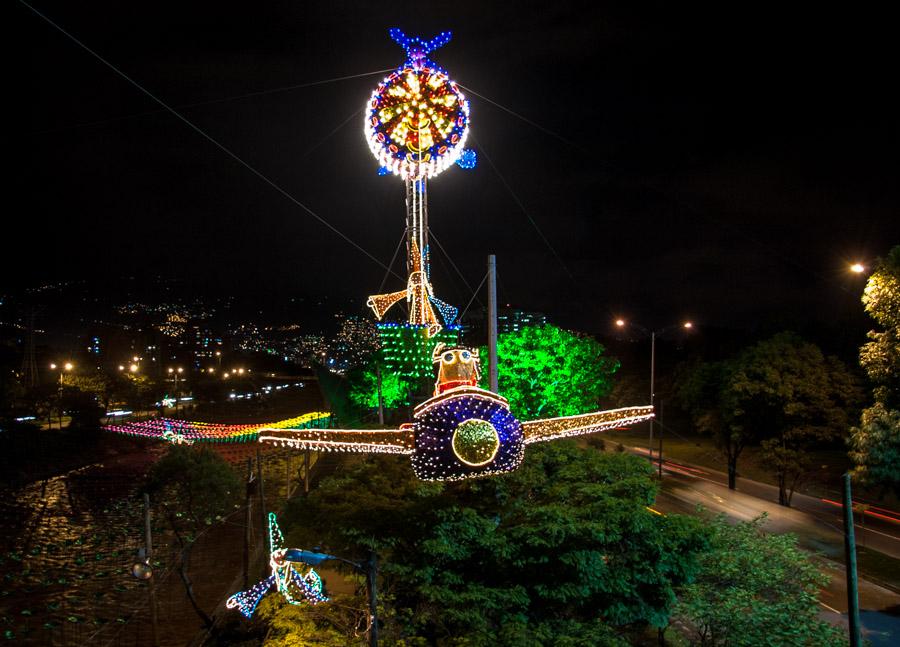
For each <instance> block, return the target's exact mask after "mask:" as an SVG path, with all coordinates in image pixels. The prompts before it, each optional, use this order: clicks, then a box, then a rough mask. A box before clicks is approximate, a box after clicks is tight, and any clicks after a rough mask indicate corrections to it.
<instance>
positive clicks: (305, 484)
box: [303, 448, 309, 494]
mask: <svg viewBox="0 0 900 647" xmlns="http://www.w3.org/2000/svg"><path fill="white" fill-rule="evenodd" d="M303 494H309V448H307V449H306V452H305V453H304V454H303Z"/></svg>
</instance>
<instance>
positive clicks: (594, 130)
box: [0, 2, 900, 331]
mask: <svg viewBox="0 0 900 647" xmlns="http://www.w3.org/2000/svg"><path fill="white" fill-rule="evenodd" d="M34 6H35V8H36V9H38V10H39V11H41V12H42V13H44V14H46V15H47V16H48V17H49V18H51V19H52V20H54V21H55V22H57V23H58V24H59V25H60V26H62V27H63V28H64V29H66V30H67V31H69V32H70V33H71V34H72V35H74V36H75V37H77V38H79V39H80V40H82V41H83V42H84V43H85V44H86V45H87V46H88V47H90V48H92V49H93V50H94V51H96V52H97V53H98V54H100V55H101V56H103V57H104V58H106V59H107V60H109V61H110V62H111V63H113V64H114V65H116V66H117V67H119V69H121V70H122V71H123V72H124V73H126V74H128V75H129V76H131V77H132V78H133V79H135V80H136V81H137V82H138V83H140V84H141V85H143V86H144V87H145V88H147V89H148V90H150V91H151V92H153V93H154V94H156V95H157V96H159V97H160V98H161V99H163V100H164V101H166V102H167V103H168V104H169V105H172V106H175V107H178V108H179V109H180V110H182V111H183V114H185V115H186V116H187V117H188V118H189V119H191V120H192V121H193V122H194V123H196V124H197V125H198V126H199V127H200V128H202V129H203V130H204V131H205V132H207V133H208V134H209V135H211V136H212V137H214V138H215V139H216V140H218V141H219V142H221V143H222V144H223V145H225V146H226V147H228V148H229V149H230V150H233V151H234V152H235V153H236V154H237V155H239V156H240V157H241V158H242V159H244V160H245V161H247V162H248V163H249V164H251V165H252V166H253V167H254V168H256V169H258V170H259V171H260V172H262V173H263V174H265V175H266V176H267V177H269V178H270V179H271V180H273V181H274V182H276V183H277V184H278V185H279V186H281V187H283V188H284V189H285V190H286V191H288V192H289V193H290V194H291V195H292V196H294V197H295V198H296V199H298V200H299V201H301V202H302V203H304V204H305V205H307V206H308V207H309V208H310V209H312V210H313V211H315V212H316V213H317V214H318V215H319V216H321V217H322V218H324V219H325V220H327V221H328V222H329V223H331V224H332V225H333V226H335V227H336V228H337V229H339V230H340V231H342V232H343V233H344V234H346V235H347V236H349V237H350V238H352V239H353V240H354V241H355V242H356V243H357V244H359V245H360V246H362V247H363V248H365V249H366V251H367V252H369V253H370V254H372V255H373V256H375V257H376V258H378V259H379V260H380V261H381V262H382V263H385V264H387V263H388V261H389V260H390V258H391V256H392V254H393V252H394V248H395V246H396V244H397V241H398V239H399V238H400V235H401V233H402V228H403V217H404V207H403V186H402V182H401V181H400V180H398V179H397V178H393V177H379V176H377V174H376V169H377V163H376V161H375V160H374V159H373V157H372V156H371V154H370V152H369V151H368V149H367V146H366V144H365V141H364V138H363V134H362V125H361V119H362V117H361V116H360V115H357V116H354V115H355V113H356V112H357V111H359V110H360V109H361V108H362V106H363V105H364V103H365V102H366V100H367V99H368V97H369V94H370V93H371V90H372V88H374V86H375V85H376V84H377V81H378V80H379V79H380V76H378V75H373V76H365V77H361V78H355V79H349V80H344V81H338V82H333V83H327V84H322V85H313V86H310V87H305V88H297V89H292V90H283V91H277V92H267V91H270V90H275V89H278V88H284V87H286V86H294V85H298V84H305V83H313V82H318V81H322V80H327V79H333V78H336V77H343V76H348V75H357V74H362V73H366V72H371V71H376V70H382V69H389V68H393V67H396V66H397V65H399V64H400V63H401V62H402V60H403V52H402V51H401V50H400V49H399V48H398V47H397V46H396V45H395V44H394V43H393V42H391V40H390V39H389V37H388V35H387V29H388V28H389V27H393V26H399V27H402V28H403V29H404V30H405V31H406V32H407V33H409V34H418V35H422V36H431V35H433V34H434V33H437V32H438V31H440V30H442V29H449V30H451V31H453V39H452V40H451V42H450V43H449V44H448V45H446V46H445V47H443V48H442V49H440V50H438V51H437V52H435V53H434V56H433V58H434V59H435V60H436V61H437V63H438V64H440V65H441V66H443V67H444V68H445V69H447V70H448V72H449V73H450V75H451V78H453V79H455V80H457V81H458V82H459V83H460V84H461V85H462V86H464V87H465V88H471V90H472V91H474V92H475V93H477V94H479V95H483V96H484V97H487V98H488V99H489V100H490V101H485V100H484V99H482V98H480V97H479V96H476V95H475V94H473V93H472V92H469V93H467V94H468V97H469V100H470V102H471V106H472V138H471V139H470V142H471V146H472V147H473V148H474V149H475V150H476V151H477V153H478V155H479V165H478V166H477V167H476V168H475V169H474V170H473V171H462V170H460V169H458V168H453V169H451V170H448V171H446V172H445V173H444V174H442V175H441V176H440V177H438V178H436V179H435V180H434V181H433V182H432V183H431V184H430V186H429V193H430V204H429V207H430V212H431V226H432V229H433V231H434V235H435V238H436V239H437V241H438V242H439V243H440V246H441V247H443V248H444V249H446V250H447V252H448V253H449V254H450V256H451V258H452V263H451V262H450V261H449V260H448V259H447V258H446V257H444V256H443V254H442V253H441V250H440V249H435V250H434V256H435V258H434V261H433V283H434V286H435V291H436V293H437V295H438V296H440V297H441V298H443V299H444V300H445V301H449V302H451V303H454V304H456V305H458V306H460V307H461V308H462V307H464V306H465V305H466V303H468V302H469V299H470V298H471V296H472V292H471V288H474V287H475V286H477V285H478V284H479V282H480V280H481V278H482V276H483V274H484V265H485V257H486V256H487V254H489V253H495V254H497V257H498V267H499V276H500V298H501V301H503V302H508V303H511V304H513V305H515V306H518V307H521V308H524V309H529V310H538V311H542V312H546V313H547V314H548V315H549V316H550V318H551V320H553V321H555V322H559V323H560V324H562V325H565V326H569V327H573V328H578V329H582V330H588V331H598V330H601V329H603V327H604V322H608V321H610V320H611V319H612V318H614V317H615V316H625V317H631V318H633V319H636V320H639V321H642V322H645V323H646V324H647V325H650V326H664V325H667V324H668V323H670V322H671V321H675V320H679V319H682V318H685V317H689V318H692V319H694V320H696V321H698V322H699V323H701V324H703V325H707V326H710V327H725V328H741V329H751V330H752V329H759V328H768V327H777V326H778V325H779V324H780V323H781V322H784V323H787V324H790V323H795V324H797V325H795V326H793V327H802V326H803V325H808V326H812V327H816V326H825V327H829V326H833V327H835V328H840V327H841V321H843V320H845V318H846V317H848V316H851V315H848V314H847V313H848V312H852V311H853V310H854V309H857V310H860V309H861V305H860V304H859V300H858V299H859V294H860V293H861V289H862V285H863V282H864V278H863V277H859V276H852V275H849V274H848V273H847V269H846V267H847V265H848V264H849V263H851V262H855V261H857V260H859V261H862V262H864V263H866V264H868V265H871V263H872V262H873V261H874V260H875V258H876V257H877V256H881V255H884V254H886V253H887V251H888V250H889V249H890V248H891V247H892V246H893V245H895V244H897V243H900V226H898V224H897V214H898V213H900V192H898V189H897V185H896V163H895V159H896V151H895V150H894V148H893V147H892V144H893V142H894V141H895V139H896V134H897V133H896V112H897V111H896V104H895V103H894V101H893V97H892V96H890V95H891V94H892V93H891V92H890V90H889V86H890V85H891V83H890V81H889V79H890V78H892V77H893V75H892V72H891V60H892V59H891V57H890V56H889V55H888V53H889V48H890V43H891V42H892V35H891V34H889V33H888V29H889V25H890V24H891V23H890V21H888V20H887V18H886V16H878V15H874V14H872V15H865V14H864V10H862V9H857V10H854V11H856V13H853V14H850V15H848V14H846V13H843V14H836V13H835V14H825V13H818V14H811V13H809V12H805V11H802V10H800V9H787V10H786V9H784V8H783V7H778V8H776V6H775V5H773V6H772V7H771V8H767V7H764V6H761V5H754V7H753V9H754V11H753V12H752V13H751V12H750V10H749V9H743V8H734V7H730V8H729V7H721V6H716V5H710V6H706V7H702V8H701V7H696V8H684V7H677V8H675V7H669V6H666V5H659V6H654V7H652V8H648V9H647V10H646V11H639V10H635V9H633V8H628V9H616V8H610V7H598V6H595V5H592V4H579V3H554V4H553V6H549V7H547V6H544V5H543V4H541V5H538V4H536V3H535V4H533V5H529V6H527V7H521V8H520V9H519V10H518V11H516V12H510V11H504V10H500V9H497V8H494V7H486V6H480V5H478V4H474V5H472V6H471V7H470V9H469V11H467V12H466V11H462V10H459V9H458V10H457V11H455V12H454V11H451V10H450V9H437V8H434V7H429V8H424V9H423V8H422V7H421V4H420V3H416V4H413V3H403V4H401V5H400V6H398V7H394V8H393V12H392V13H387V12H384V13H379V12H378V11H376V10H373V9H369V8H357V7H351V6H350V5H349V4H347V5H338V6H337V8H332V7H334V5H333V4H331V5H329V6H328V7H326V6H324V5H323V6H295V5H294V4H291V3H284V4H278V5H269V6H266V7H261V8H259V9H258V10H257V13H256V14H255V15H252V16H251V15H248V14H247V13H246V12H244V11H241V10H240V9H238V8H229V7H227V6H222V5H220V4H216V5H212V4H204V5H203V6H198V5H191V6H189V7H179V8H178V10H177V11H176V10H175V9H174V8H168V7H166V6H160V5H153V6H152V8H150V9H147V10H146V11H140V10H136V9H135V8H134V7H131V6H128V7H125V6H120V5H117V4H115V3H94V4H92V5H91V8H90V9H85V7H83V6H78V7H75V6H70V5H66V4H64V3H58V2H54V3H51V2H45V3H41V4H40V5H34ZM173 7H174V5H173ZM454 7H459V5H454ZM817 11H819V12H825V11H826V9H825V8H823V7H818V8H817ZM11 13H12V17H13V20H12V24H13V25H14V26H15V30H14V31H15V34H14V36H13V39H14V42H15V43H16V45H17V47H18V50H19V51H21V52H25V53H26V56H25V57H24V59H25V60H24V62H23V63H22V64H21V65H19V66H18V67H17V68H16V70H15V72H14V74H15V76H14V87H16V88H17V90H18V92H17V95H18V101H17V102H16V104H15V106H14V107H15V109H16V110H17V111H19V114H18V115H17V119H16V120H15V121H14V122H13V123H15V124H18V126H17V130H16V132H15V133H14V134H13V155H12V157H13V160H15V164H16V167H15V170H14V173H13V176H12V178H11V183H12V186H13V196H14V197H13V203H14V204H15V205H16V206H15V207H14V208H13V209H12V210H10V211H9V212H8V215H7V218H8V220H7V231H6V235H5V237H4V238H5V240H6V247H7V253H6V254H4V255H3V261H2V262H3V265H2V276H3V277H4V278H3V282H2V287H0V289H2V290H3V291H4V292H19V291H21V290H23V289H25V288H27V287H33V286H34V285H36V284H38V283H40V282H41V281H57V280H78V279H86V280H89V281H92V282H96V283H97V284H102V283H103V282H104V281H108V280H109V279H110V278H116V277H120V276H121V277H124V276H137V277H139V278H140V279H141V280H148V279H150V278H151V277H154V276H158V275H162V276H165V277H168V278H173V279H178V280H179V282H182V283H183V284H184V285H186V286H189V289H191V290H195V291H196V293H197V294H198V295H200V296H203V295H204V294H210V293H222V292H226V293H227V292H229V291H231V293H233V294H237V295H240V294H241V293H247V294H248V295H249V300H252V299H254V298H260V299H270V300H277V299H282V300H283V301H289V299H290V298H291V297H294V298H300V297H306V298H312V299H318V298H322V297H324V296H326V295H327V296H328V297H329V301H331V302H333V303H335V304H336V307H335V310H344V311H347V310H348V309H349V308H350V307H355V305H359V306H360V308H359V309H360V310H363V309H364V301H365V297H366V295H368V294H372V293H375V292H376V291H377V290H378V289H379V285H381V284H382V281H383V279H384V276H385V271H384V269H383V268H382V267H379V266H378V265H377V264H376V263H375V262H373V261H371V260H370V259H369V258H367V257H366V256H365V255H364V254H362V253H361V252H360V251H358V250H357V249H355V248H354V247H352V246H351V245H349V244H348V243H346V242H345V241H344V240H342V239H340V238H339V237H338V236H336V235H335V234H334V233H332V232H331V231H329V230H328V229H327V228H326V227H324V226H323V225H322V224H321V223H319V222H317V221H316V220H315V219H314V218H312V217H311V216H309V215H308V214H307V213H305V212H304V211H303V210H301V209H300V208H298V207H296V206H295V205H294V204H292V203H291V202H290V201H288V200H287V199H285V198H284V197H283V196H282V195H280V194H278V193H277V192H276V191H275V190H274V189H272V188H271V187H270V186H267V185H266V184H265V183H263V182H262V181H261V180H259V179H258V178H257V177H255V176H254V175H252V174H251V173H250V172H249V171H247V170H246V169H245V168H243V167H241V166H240V165H238V164H237V163H235V162H234V161H233V160H231V159H230V158H228V157H227V156H226V155H225V154H224V153H222V152H221V151H220V150H218V149H216V148H215V147H214V146H213V145H211V144H210V143H209V142H208V141H206V140H205V139H203V138H202V137H201V136H200V135H198V134H197V133H196V132H193V131H192V130H191V129H190V128H189V127H187V126H186V125H185V124H183V123H181V122H179V121H178V120H177V119H176V118H175V117H173V116H172V115H170V114H168V113H166V112H163V111H160V110H159V107H158V106H157V105H155V104H154V103H153V102H152V101H151V100H150V99H148V98H147V97H146V96H144V95H142V94H141V93H140V92H139V91H138V90H137V89H135V88H134V87H133V86H130V85H129V84H128V83H127V82H126V81H124V80H123V79H121V78H120V77H118V76H116V75H115V74H114V73H113V72H112V71H111V70H109V68H107V67H105V66H104V65H103V64H102V63H100V62H99V61H98V60H97V59H96V58H93V57H92V56H91V55H89V54H88V53H87V52H85V51H84V50H82V49H80V48H78V47H77V45H75V44H74V43H73V42H72V41H71V40H69V39H67V38H66V37H65V36H64V35H63V34H61V33H60V32H59V31H57V30H55V29H54V28H53V27H52V26H50V25H49V24H47V23H46V22H45V21H43V20H42V19H41V18H39V17H38V16H37V15H35V14H34V13H32V12H31V11H30V10H28V9H27V8H26V7H25V6H24V5H22V4H17V5H16V6H15V7H14V9H13V11H12V12H11ZM257 92H266V93H265V94H256V95H254V96H244V95H247V94H250V93H257ZM229 97H243V98H237V99H235V98H232V99H230V100H227V101H218V100H219V99H225V98H229ZM491 102H495V103H496V104H500V105H501V106H503V107H504V108H506V110H508V111H513V112H515V113H517V114H518V115H521V116H523V117H525V118H526V119H527V120H528V121H530V122H533V124H536V125H537V126H538V127H536V126H535V125H533V124H530V123H527V122H526V121H524V120H523V119H520V118H517V117H515V116H513V115H511V114H510V113H509V112H507V111H505V110H503V109H500V108H498V107H497V106H496V105H494V104H493V103H491ZM195 104H202V105H195ZM182 106H188V107H183V108H182ZM532 221H533V222H534V223H536V227H535V226H533V225H532ZM538 229H539V230H540V232H538ZM542 237H544V238H546V240H547V242H545V241H544V240H543V239H542ZM551 247H552V250H551ZM10 248H12V249H10ZM22 250H27V251H28V252H30V254H31V258H30V259H28V260H25V259H22V258H20V254H16V253H15V252H21V251H22ZM10 251H12V252H13V253H10ZM557 256H558V257H557ZM454 263H455V265H456V266H457V267H458V268H459V269H460V271H461V272H462V274H463V276H464V280H463V279H461V278H460V277H459V276H458V274H457V272H456V271H455V269H454V268H453V264H454ZM401 266H402V260H401V261H400V262H398V263H397V264H396V265H395V269H397V270H398V271H399V273H401V274H402V267H401ZM385 285H386V286H387V287H388V288H389V289H399V288H400V287H401V281H400V279H398V278H396V277H391V278H388V280H387V282H386V284H385ZM261 286H262V287H261ZM258 292H262V293H263V294H258ZM481 299H482V300H484V298H483V297H481ZM473 307H475V306H473Z"/></svg>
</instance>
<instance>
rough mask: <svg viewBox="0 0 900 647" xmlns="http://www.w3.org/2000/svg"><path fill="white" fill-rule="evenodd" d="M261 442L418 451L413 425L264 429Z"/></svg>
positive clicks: (324, 448) (370, 450)
mask: <svg viewBox="0 0 900 647" xmlns="http://www.w3.org/2000/svg"><path fill="white" fill-rule="evenodd" d="M259 442H261V443H270V444H273V445H278V446H280V447H291V448H292V449H312V450H316V451H336V452H362V453H373V454H411V453H412V452H413V451H414V443H413V434H412V430H411V429H387V430H372V429H322V430H308V431H302V432H299V431H297V430H296V429H263V430H261V431H260V434H259Z"/></svg>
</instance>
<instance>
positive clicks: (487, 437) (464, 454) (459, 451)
mask: <svg viewBox="0 0 900 647" xmlns="http://www.w3.org/2000/svg"><path fill="white" fill-rule="evenodd" d="M451 446H452V447H453V453H454V454H456V457H457V458H458V459H459V460H461V461H462V462H463V463H465V464H466V465H471V466H472V467H481V466H482V465H487V464H488V463H490V462H491V461H492V460H494V456H496V455H497V450H498V449H500V435H499V434H498V433H497V428H496V427H494V425H492V424H491V423H490V422H488V421H487V420H478V419H469V420H464V421H462V422H461V423H459V425H457V427H456V431H454V432H453V440H452V442H451Z"/></svg>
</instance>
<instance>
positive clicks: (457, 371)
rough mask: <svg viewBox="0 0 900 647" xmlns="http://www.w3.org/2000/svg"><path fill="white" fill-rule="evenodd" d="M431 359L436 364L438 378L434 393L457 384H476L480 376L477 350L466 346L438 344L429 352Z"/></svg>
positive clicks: (438, 393) (437, 393)
mask: <svg viewBox="0 0 900 647" xmlns="http://www.w3.org/2000/svg"><path fill="white" fill-rule="evenodd" d="M431 361H432V363H434V364H437V365H438V378H437V382H435V385H434V394H435V395H440V394H441V393H443V392H444V391H447V390H449V389H454V388H456V387H458V386H478V380H479V378H481V365H480V363H479V357H478V351H477V350H469V349H468V348H448V347H447V346H446V345H445V344H440V343H439V344H438V345H437V346H435V347H434V350H433V351H432V353H431Z"/></svg>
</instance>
